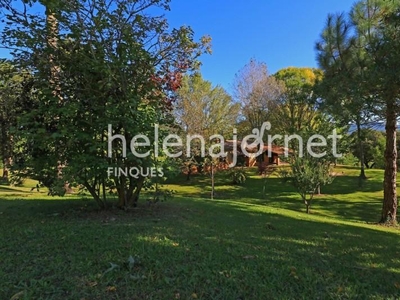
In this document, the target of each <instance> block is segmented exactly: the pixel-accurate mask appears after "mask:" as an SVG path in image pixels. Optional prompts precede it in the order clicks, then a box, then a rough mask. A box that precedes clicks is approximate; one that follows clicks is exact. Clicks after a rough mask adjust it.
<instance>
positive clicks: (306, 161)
mask: <svg viewBox="0 0 400 300" xmlns="http://www.w3.org/2000/svg"><path fill="white" fill-rule="evenodd" d="M278 174H279V176H280V177H281V178H283V179H284V181H288V182H290V183H291V184H292V185H293V187H294V188H295V189H296V191H297V192H298V193H299V194H300V196H301V199H302V200H303V202H304V205H305V206H306V212H307V213H310V208H311V204H312V201H313V199H314V195H315V193H317V191H318V189H319V187H320V186H323V185H327V184H330V183H332V181H333V179H334V177H333V176H332V173H331V165H330V163H329V161H326V160H324V159H318V158H315V157H311V156H309V155H306V156H304V157H299V156H296V157H294V158H293V160H292V162H291V164H290V170H289V171H288V170H286V169H281V170H279V171H278Z"/></svg>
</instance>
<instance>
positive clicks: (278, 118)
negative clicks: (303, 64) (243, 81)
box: [272, 67, 322, 134]
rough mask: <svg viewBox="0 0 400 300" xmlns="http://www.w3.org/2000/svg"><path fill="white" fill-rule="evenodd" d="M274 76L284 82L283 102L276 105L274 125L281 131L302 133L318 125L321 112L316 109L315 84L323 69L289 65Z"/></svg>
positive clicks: (273, 118)
mask: <svg viewBox="0 0 400 300" xmlns="http://www.w3.org/2000/svg"><path fill="white" fill-rule="evenodd" d="M273 77H274V78H276V79H277V80H279V81H280V82H282V83H283V84H284V87H285V90H284V93H283V94H282V100H281V102H280V103H279V104H278V105H276V106H275V107H274V112H273V113H272V125H273V128H275V130H277V131H278V132H279V133H282V134H283V133H285V134H295V133H298V134H300V133H301V132H302V131H304V130H305V129H307V128H308V129H311V128H313V127H316V126H317V123H316V122H318V117H317V115H318V114H320V112H318V111H317V110H316V109H315V98H314V97H313V96H314V95H313V94H314V85H315V82H316V81H317V80H318V79H319V78H320V77H322V72H321V70H318V69H313V68H294V67H289V68H285V69H282V70H279V71H278V72H277V73H275V74H274V75H273Z"/></svg>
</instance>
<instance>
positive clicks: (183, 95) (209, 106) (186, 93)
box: [174, 73, 240, 139]
mask: <svg viewBox="0 0 400 300" xmlns="http://www.w3.org/2000/svg"><path fill="white" fill-rule="evenodd" d="M174 107H175V115H176V117H177V122H178V124H179V125H180V126H181V127H182V128H183V131H184V132H185V133H186V134H200V135H202V136H203V137H204V138H205V139H209V137H211V136H212V135H214V134H221V135H223V136H226V135H232V130H233V127H234V125H235V123H236V121H237V118H238V114H239V109H240V106H239V104H237V103H234V102H233V100H232V97H231V96H230V95H229V94H228V93H227V92H226V91H225V90H224V89H223V88H222V87H220V86H216V87H213V86H212V84H211V82H209V81H207V80H204V79H203V78H202V76H201V74H200V73H194V74H192V75H185V76H184V77H183V79H182V84H181V87H180V89H179V90H178V91H177V100H176V103H175V106H174Z"/></svg>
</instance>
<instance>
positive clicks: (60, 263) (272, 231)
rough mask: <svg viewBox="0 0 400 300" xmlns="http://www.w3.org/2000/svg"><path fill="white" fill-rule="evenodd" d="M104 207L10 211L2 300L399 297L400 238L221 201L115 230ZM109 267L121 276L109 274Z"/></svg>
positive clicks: (132, 219) (37, 204)
mask: <svg viewBox="0 0 400 300" xmlns="http://www.w3.org/2000/svg"><path fill="white" fill-rule="evenodd" d="M82 207H84V209H83V210H82V211H81V212H80V213H78V212H79V211H80V210H81V208H82ZM94 208H95V206H94V204H93V203H92V202H88V201H79V200H76V201H59V200H44V201H40V200H37V201H23V200H20V201H12V202H10V201H3V200H0V211H1V212H2V216H1V217H2V218H1V219H0V226H1V231H0V245H1V252H0V253H1V254H0V255H1V261H2V268H1V270H0V281H1V282H2V285H1V287H0V298H1V299H9V298H11V296H12V295H14V294H15V293H17V292H20V291H23V292H24V295H25V296H26V298H27V299H38V298H44V299H80V298H83V297H84V298H90V299H146V298H152V299H176V298H177V297H178V296H177V295H179V297H178V298H181V299H189V298H194V297H195V296H193V295H194V294H196V298H199V299H300V298H303V299H349V298H350V299H355V298H357V299H372V298H374V299H395V297H396V296H397V295H398V291H399V290H398V288H397V284H398V283H399V281H400V277H399V272H400V260H399V259H398V254H399V252H398V251H399V250H398V249H399V246H400V239H399V234H398V233H395V232H384V231H381V230H379V228H374V229H373V228H363V227H358V226H357V225H354V226H353V225H345V224H333V223H327V222H321V221H318V220H317V219H315V218H314V219H313V218H312V217H310V216H307V215H305V214H301V213H291V212H288V211H282V212H280V213H279V214H278V213H276V212H273V210H271V209H270V208H266V207H263V206H257V205H249V204H243V203H237V202H232V201H223V200H219V201H218V200H214V201H210V200H196V199H186V200H179V199H176V200H173V201H170V202H167V203H161V204H160V205H159V206H157V207H154V209H153V210H151V211H152V213H151V214H148V212H149V210H147V209H145V206H144V205H143V204H142V205H141V208H139V209H138V210H135V211H133V212H129V213H128V212H122V211H117V212H110V213H111V216H113V217H115V220H114V221H111V220H110V218H109V217H110V215H108V216H107V215H104V216H103V214H102V213H101V212H96V211H95V209H94ZM68 211H71V213H65V212H68ZM74 212H75V213H74ZM143 212H144V214H142V213H143ZM57 214H58V215H57ZM56 215H57V216H56ZM61 215H62V216H63V217H60V216H61ZM98 215H100V216H102V217H101V218H97V217H93V216H98ZM103 217H104V218H103ZM130 256H132V257H133V258H134V262H133V263H132V265H128V264H127V259H128V257H130ZM110 263H113V264H115V265H117V266H118V267H115V268H114V269H112V270H111V271H108V272H106V273H105V271H106V270H107V269H109V267H110ZM110 287H114V288H112V289H111V288H110Z"/></svg>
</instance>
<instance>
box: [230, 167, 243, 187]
mask: <svg viewBox="0 0 400 300" xmlns="http://www.w3.org/2000/svg"><path fill="white" fill-rule="evenodd" d="M228 176H229V178H230V179H231V180H232V184H237V185H241V184H244V183H245V182H246V179H247V175H246V171H245V170H244V169H243V168H233V169H232V170H230V171H229V173H228Z"/></svg>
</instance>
